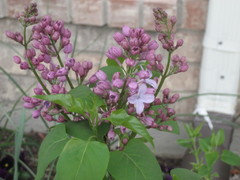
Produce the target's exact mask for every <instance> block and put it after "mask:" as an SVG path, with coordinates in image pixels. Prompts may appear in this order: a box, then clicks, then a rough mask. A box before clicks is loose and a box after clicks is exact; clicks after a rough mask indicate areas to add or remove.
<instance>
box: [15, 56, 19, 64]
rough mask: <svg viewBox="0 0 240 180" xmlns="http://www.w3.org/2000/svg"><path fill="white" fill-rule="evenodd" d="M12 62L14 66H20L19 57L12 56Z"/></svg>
mask: <svg viewBox="0 0 240 180" xmlns="http://www.w3.org/2000/svg"><path fill="white" fill-rule="evenodd" d="M13 61H14V62H15V63H16V64H20V63H21V58H20V57H19V56H13Z"/></svg>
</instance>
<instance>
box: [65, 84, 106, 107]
mask: <svg viewBox="0 0 240 180" xmlns="http://www.w3.org/2000/svg"><path fill="white" fill-rule="evenodd" d="M69 94H71V95H72V96H73V97H74V98H81V99H82V100H83V101H90V102H94V104H95V105H96V106H102V105H104V101H103V99H101V98H100V97H99V96H98V95H96V94H95V93H94V92H92V90H91V89H90V88H89V87H87V86H84V85H79V86H78V87H76V88H74V89H72V90H71V91H69Z"/></svg>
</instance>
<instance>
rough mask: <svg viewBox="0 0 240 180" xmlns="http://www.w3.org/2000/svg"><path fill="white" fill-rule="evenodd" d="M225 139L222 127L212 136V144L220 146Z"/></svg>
mask: <svg viewBox="0 0 240 180" xmlns="http://www.w3.org/2000/svg"><path fill="white" fill-rule="evenodd" d="M224 140H225V135H224V130H222V129H220V130H218V132H217V133H216V134H215V135H214V136H212V139H211V144H212V145H214V146H220V145H222V144H223V143H224Z"/></svg>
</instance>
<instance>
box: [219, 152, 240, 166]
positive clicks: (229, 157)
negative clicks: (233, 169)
mask: <svg viewBox="0 0 240 180" xmlns="http://www.w3.org/2000/svg"><path fill="white" fill-rule="evenodd" d="M221 160H222V161H223V162H225V163H227V164H229V165H231V166H240V156H239V155H237V154H235V153H233V152H232V151H229V150H223V153H222V154H221Z"/></svg>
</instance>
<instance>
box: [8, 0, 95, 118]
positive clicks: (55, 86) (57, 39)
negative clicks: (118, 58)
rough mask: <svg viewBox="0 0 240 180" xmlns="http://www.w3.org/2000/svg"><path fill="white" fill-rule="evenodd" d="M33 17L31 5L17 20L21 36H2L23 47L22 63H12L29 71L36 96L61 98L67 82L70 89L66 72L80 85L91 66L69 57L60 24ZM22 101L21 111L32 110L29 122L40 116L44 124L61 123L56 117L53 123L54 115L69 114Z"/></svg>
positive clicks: (66, 34)
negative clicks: (31, 74)
mask: <svg viewBox="0 0 240 180" xmlns="http://www.w3.org/2000/svg"><path fill="white" fill-rule="evenodd" d="M36 16H37V8H36V4H35V3H32V4H30V5H29V6H28V7H26V8H25V11H24V12H22V13H21V14H20V15H18V16H17V18H18V20H19V21H20V22H21V24H22V25H23V27H24V33H23V35H22V34H20V33H19V32H16V33H14V32H10V31H7V32H6V35H7V37H9V38H11V39H13V40H15V41H16V42H18V43H20V44H21V45H23V46H24V47H25V53H24V60H23V59H21V58H20V57H19V56H14V57H13V61H14V62H15V63H16V64H19V66H20V69H22V70H31V71H33V73H34V75H37V80H38V85H37V87H35V88H34V93H35V94H36V95H44V94H65V93H67V91H68V90H67V89H66V83H67V82H68V83H69V86H70V88H73V85H72V82H71V81H70V79H69V77H68V74H69V72H70V71H71V70H72V71H73V72H74V73H75V74H76V77H77V79H78V81H79V83H80V82H82V81H83V80H84V78H85V77H86V76H87V74H88V72H89V71H90V70H91V69H92V66H93V65H92V62H89V61H84V62H77V61H75V59H74V58H70V57H69V54H71V53H72V50H73V47H72V44H71V43H70V37H71V32H70V31H69V30H68V29H67V28H65V26H64V23H63V21H54V20H52V18H51V17H50V16H45V17H43V18H41V19H39V20H37V18H36ZM30 25H33V26H32V33H31V35H30V36H29V39H28V40H27V39H26V28H27V27H28V26H30ZM60 52H63V53H64V54H65V56H64V61H62V59H61V57H60ZM56 59H57V61H58V63H56ZM38 74H39V75H38ZM49 89H50V90H49ZM23 101H24V104H23V106H24V107H25V108H28V109H33V108H36V110H34V111H33V113H32V116H33V118H38V117H39V116H40V115H41V116H42V117H43V118H44V119H46V120H47V121H57V122H63V121H64V120H66V118H64V116H63V115H59V116H58V118H57V119H56V118H54V115H56V114H59V113H61V112H63V113H66V114H68V113H69V112H67V111H66V110H65V109H63V108H59V107H58V106H56V105H54V104H52V103H50V102H45V101H42V100H39V99H36V98H32V97H24V98H23Z"/></svg>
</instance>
